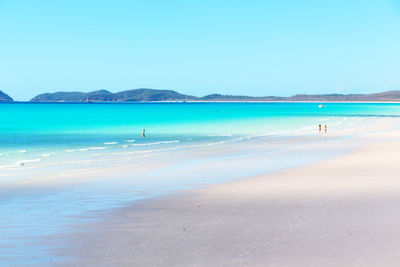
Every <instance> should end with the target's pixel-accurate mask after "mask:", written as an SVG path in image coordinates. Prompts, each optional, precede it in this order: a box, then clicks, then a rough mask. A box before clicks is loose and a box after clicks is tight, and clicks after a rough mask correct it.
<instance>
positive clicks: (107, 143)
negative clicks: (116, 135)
mask: <svg viewBox="0 0 400 267" xmlns="http://www.w3.org/2000/svg"><path fill="white" fill-rule="evenodd" d="M104 144H105V145H116V144H118V142H105V143H104Z"/></svg>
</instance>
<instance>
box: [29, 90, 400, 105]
mask: <svg viewBox="0 0 400 267" xmlns="http://www.w3.org/2000/svg"><path fill="white" fill-rule="evenodd" d="M30 101H31V102H86V101H93V102H127V101H132V102H144V101H181V102H182V101H209V102H215V101H220V102H222V101H227V102H243V101H249V102H257V101H288V102H292V101H327V102H329V101H338V102H340V101H345V102H346V101H349V102H350V101H354V102H358V101H360V102H400V91H388V92H382V93H376V94H348V95H345V94H320V95H307V94H297V95H294V96H290V97H279V96H262V97H253V96H241V95H221V94H211V95H206V96H203V97H196V96H191V95H184V94H180V93H178V92H176V91H172V90H155V89H143V88H142V89H133V90H126V91H122V92H118V93H111V92H109V91H107V90H99V91H93V92H89V93H82V92H57V93H46V94H40V95H38V96H36V97H34V98H32V99H31V100H30Z"/></svg>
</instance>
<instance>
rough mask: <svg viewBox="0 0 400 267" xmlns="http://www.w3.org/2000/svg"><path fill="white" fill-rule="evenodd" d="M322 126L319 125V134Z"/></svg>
mask: <svg viewBox="0 0 400 267" xmlns="http://www.w3.org/2000/svg"><path fill="white" fill-rule="evenodd" d="M321 128H322V127H321V124H320V125H318V130H319V133H321Z"/></svg>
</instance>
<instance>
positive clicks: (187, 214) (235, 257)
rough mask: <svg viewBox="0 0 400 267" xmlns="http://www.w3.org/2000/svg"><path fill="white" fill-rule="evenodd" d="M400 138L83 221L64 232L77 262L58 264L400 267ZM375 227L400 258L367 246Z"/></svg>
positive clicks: (390, 135)
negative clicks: (380, 266) (399, 227)
mask: <svg viewBox="0 0 400 267" xmlns="http://www.w3.org/2000/svg"><path fill="white" fill-rule="evenodd" d="M397 136H400V131H399V130H393V129H391V130H387V131H383V132H373V131H372V132H370V133H369V134H368V137H357V138H358V141H359V142H363V144H362V147H361V148H360V149H358V150H356V151H352V152H350V153H346V154H344V155H340V156H338V157H335V158H333V159H330V160H327V161H322V162H318V163H313V164H310V165H306V166H301V167H297V168H292V169H286V170H283V171H278V172H275V173H272V174H268V175H263V176H258V177H256V178H245V179H240V180H238V181H231V182H225V183H221V184H213V185H208V186H206V187H203V188H200V189H192V190H189V191H182V192H179V193H178V194H175V195H172V196H169V197H163V198H156V199H149V200H145V201H141V202H140V203H136V204H132V205H131V206H128V207H125V208H120V209H117V210H112V211H105V212H104V213H103V216H101V217H103V220H100V221H99V222H97V223H94V224H91V225H83V226H79V227H78V228H77V229H78V230H79V231H78V232H79V236H77V235H74V234H73V233H72V235H66V236H62V237H61V239H62V240H64V242H63V243H67V244H69V245H68V246H69V247H70V248H68V249H66V250H61V251H59V252H58V253H61V254H63V255H70V256H72V257H73V258H75V260H76V261H72V262H68V261H67V262H64V263H59V265H58V264H56V265H57V266H66V265H68V264H71V263H74V264H76V263H79V265H80V266H94V265H96V266H108V265H109V264H116V265H118V266H132V265H137V266H221V265H230V266H247V265H251V266H265V264H267V265H268V266H326V265H332V264H333V265H334V266H338V265H339V266H354V262H355V261H359V265H360V266H376V263H377V262H384V263H385V264H384V265H385V266H396V265H395V264H394V263H396V262H398V261H399V260H400V258H399V257H400V254H398V253H397V252H396V253H395V252H394V251H392V250H394V249H395V248H396V247H398V245H400V236H397V235H392V236H390V235H389V233H388V231H389V232H390V231H393V230H394V229H393V227H394V226H395V225H396V224H392V223H390V222H389V221H388V219H389V218H391V216H393V218H391V220H392V221H393V222H396V223H398V222H399V221H400V216H396V209H397V208H398V206H397V204H396V202H397V201H398V200H400V197H397V195H398V194H397V193H399V192H400V181H399V182H398V181H397V180H396V177H397V176H396V174H398V173H400V168H399V167H397V166H396V165H395V162H396V149H397V148H399V149H400V145H399V144H398V141H399V138H398V137H397ZM363 138H364V139H365V140H360V139H363ZM372 141H373V142H372ZM343 142H346V141H343ZM366 144H367V145H366ZM378 152H379V153H378ZM380 176H381V177H383V179H382V178H381V179H379V177H380ZM365 177H367V178H368V179H365ZM293 178H296V179H293ZM344 178H346V179H344ZM380 182H381V183H380ZM371 205H373V206H374V209H373V210H372V211H371V210H370V207H371ZM388 205H389V206H388ZM390 205H391V206H390ZM390 207H392V208H390ZM380 209H383V211H385V212H384V214H383V215H382V214H381V215H382V216H383V218H384V219H382V220H380V217H379V216H378V217H376V214H375V213H376V212H378V213H379V210H380ZM352 212H355V213H356V214H357V216H356V217H354V214H353V215H352ZM374 212H375V213H374ZM331 214H334V216H333V217H332V218H331V220H328V219H329V216H331ZM271 215H273V216H271ZM350 218H351V219H350ZM369 222H373V224H372V225H369ZM369 227H372V228H374V229H375V231H377V232H378V233H379V234H380V235H382V234H383V235H384V236H385V239H384V240H388V241H390V242H391V243H393V244H395V245H391V246H389V247H388V248H386V249H388V250H389V251H390V253H391V254H390V253H389V255H386V254H383V252H382V251H381V250H380V248H379V247H377V245H376V244H380V245H382V244H381V243H379V242H378V243H376V244H375V243H374V242H364V241H365V240H364V239H363V237H364V236H369V237H371V233H369ZM342 228H344V229H347V230H346V231H343V230H341V229H342ZM89 229H90V230H89ZM88 230H89V231H88ZM390 233H392V232H390ZM387 235H389V236H387ZM339 237H340V238H339ZM391 237H392V238H391ZM372 238H373V239H377V240H378V241H382V240H381V239H379V236H376V235H373V234H372ZM361 241H363V242H361ZM93 244H94V245H93ZM299 244H301V245H299ZM306 244H308V246H309V247H307V246H306ZM348 244H351V247H349V246H348ZM336 246H337V248H336ZM341 248H342V249H341ZM332 249H333V250H332ZM287 250H289V251H290V253H286V252H285V251H287ZM297 250H299V251H303V252H302V253H300V254H299V253H296V251H297ZM370 250H371V251H374V253H369V251H370ZM328 251H329V253H333V254H336V256H335V257H334V258H331V257H330V254H329V253H327V252H328ZM378 252H379V253H378ZM293 253H294V254H293ZM372 256H373V257H374V259H372V258H371V257H372ZM377 260H378V261H377ZM385 260H386V261H385ZM371 263H372V264H371ZM374 263H375V265H374ZM64 264H65V265H64Z"/></svg>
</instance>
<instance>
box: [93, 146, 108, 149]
mask: <svg viewBox="0 0 400 267" xmlns="http://www.w3.org/2000/svg"><path fill="white" fill-rule="evenodd" d="M89 149H90V150H100V149H106V147H105V146H92V147H89Z"/></svg>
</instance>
